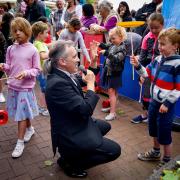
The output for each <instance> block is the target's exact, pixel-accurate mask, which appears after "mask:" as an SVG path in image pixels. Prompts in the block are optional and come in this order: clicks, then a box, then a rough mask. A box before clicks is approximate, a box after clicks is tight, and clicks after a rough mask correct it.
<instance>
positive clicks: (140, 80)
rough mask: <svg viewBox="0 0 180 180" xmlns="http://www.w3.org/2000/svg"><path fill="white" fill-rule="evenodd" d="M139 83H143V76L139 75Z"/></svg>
mask: <svg viewBox="0 0 180 180" xmlns="http://www.w3.org/2000/svg"><path fill="white" fill-rule="evenodd" d="M139 83H140V84H141V85H142V84H143V83H144V78H143V77H142V76H140V78H139Z"/></svg>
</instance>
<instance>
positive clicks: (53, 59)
mask: <svg viewBox="0 0 180 180" xmlns="http://www.w3.org/2000/svg"><path fill="white" fill-rule="evenodd" d="M67 47H74V43H73V42H72V41H65V40H58V41H57V42H56V43H55V44H54V46H53V48H52V49H51V50H50V51H49V59H48V60H46V61H45V63H44V66H43V72H44V74H45V75H47V74H49V73H50V72H51V70H52V67H54V68H57V66H58V61H59V59H60V58H66V57H67V56H68V52H67Z"/></svg>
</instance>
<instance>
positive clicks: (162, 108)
mask: <svg viewBox="0 0 180 180" xmlns="http://www.w3.org/2000/svg"><path fill="white" fill-rule="evenodd" d="M159 112H160V113H167V112H168V107H166V106H165V105H164V104H162V105H161V106H160V108H159Z"/></svg>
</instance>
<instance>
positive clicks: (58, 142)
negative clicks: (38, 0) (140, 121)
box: [44, 40, 121, 177]
mask: <svg viewBox="0 0 180 180" xmlns="http://www.w3.org/2000/svg"><path fill="white" fill-rule="evenodd" d="M49 57H50V60H49V61H46V63H45V65H44V67H45V68H44V69H45V70H46V72H48V74H49V75H48V78H47V87H46V94H45V96H46V102H47V107H48V110H49V113H50V117H51V135H52V145H53V151H54V153H56V148H58V151H59V153H60V155H61V157H60V158H59V159H58V161H57V163H58V164H59V166H60V167H61V168H62V169H63V170H64V172H65V173H66V174H67V175H68V176H71V177H85V176H86V175H87V173H86V172H85V171H84V170H85V169H87V168H90V167H93V166H96V165H98V164H102V163H107V162H109V161H113V160H115V159H116V158H118V157H119V156H120V153H121V148H120V146H119V145H118V144H117V143H116V142H114V141H112V140H110V139H107V138H105V137H103V136H104V135H105V134H106V133H107V132H108V131H109V130H110V128H111V126H110V124H109V123H107V122H105V121H102V120H95V119H93V118H92V117H91V116H92V114H93V111H94V109H95V107H96V104H97V102H98V100H99V97H98V95H96V94H95V92H94V82H95V76H94V74H93V72H92V71H90V70H87V74H86V75H84V74H83V75H82V78H81V79H80V78H79V79H77V78H76V77H75V76H74V73H77V72H78V64H79V58H78V56H77V52H76V50H75V48H74V46H73V42H71V41H62V40H61V41H58V42H57V43H56V45H54V47H53V48H52V50H51V51H50V53H49ZM82 81H83V82H85V83H86V84H87V93H86V94H85V96H84V95H83V92H82V89H81V86H80V83H81V82H82Z"/></svg>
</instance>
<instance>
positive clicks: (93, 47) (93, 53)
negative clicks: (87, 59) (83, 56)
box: [90, 41, 99, 61]
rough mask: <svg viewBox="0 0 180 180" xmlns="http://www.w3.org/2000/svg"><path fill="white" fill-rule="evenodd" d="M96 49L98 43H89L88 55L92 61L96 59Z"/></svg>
mask: <svg viewBox="0 0 180 180" xmlns="http://www.w3.org/2000/svg"><path fill="white" fill-rule="evenodd" d="M98 47H99V42H97V41H93V42H91V43H90V54H91V57H92V61H94V60H96V59H97V58H96V57H98Z"/></svg>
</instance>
